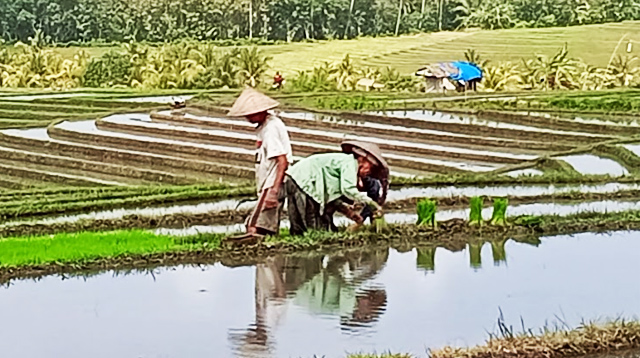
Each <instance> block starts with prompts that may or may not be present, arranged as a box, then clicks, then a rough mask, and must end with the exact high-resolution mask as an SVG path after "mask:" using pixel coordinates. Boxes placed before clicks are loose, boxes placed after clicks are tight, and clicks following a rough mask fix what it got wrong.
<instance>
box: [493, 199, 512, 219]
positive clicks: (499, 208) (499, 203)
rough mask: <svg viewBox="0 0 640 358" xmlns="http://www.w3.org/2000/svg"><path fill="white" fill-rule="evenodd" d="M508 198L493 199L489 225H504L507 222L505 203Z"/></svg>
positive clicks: (506, 203)
mask: <svg viewBox="0 0 640 358" xmlns="http://www.w3.org/2000/svg"><path fill="white" fill-rule="evenodd" d="M508 203H509V199H507V198H495V199H494V200H493V214H492V216H491V225H498V226H504V225H506V223H507V219H506V215H507V205H508Z"/></svg>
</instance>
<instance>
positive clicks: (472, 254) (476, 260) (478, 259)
mask: <svg viewBox="0 0 640 358" xmlns="http://www.w3.org/2000/svg"><path fill="white" fill-rule="evenodd" d="M482 246H484V241H476V242H470V243H469V245H468V249H469V266H470V267H471V268H473V269H479V268H481V267H482V255H481V252H482Z"/></svg>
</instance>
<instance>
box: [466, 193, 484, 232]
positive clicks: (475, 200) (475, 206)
mask: <svg viewBox="0 0 640 358" xmlns="http://www.w3.org/2000/svg"><path fill="white" fill-rule="evenodd" d="M482 204H483V199H482V198H481V197H479V196H474V197H472V198H471V200H470V206H471V211H470V212H469V225H478V226H482V221H483V220H482Z"/></svg>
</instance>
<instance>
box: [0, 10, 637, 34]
mask: <svg viewBox="0 0 640 358" xmlns="http://www.w3.org/2000/svg"><path fill="white" fill-rule="evenodd" d="M624 20H640V4H639V3H637V2H636V1H635V0H542V1H541V0H435V1H426V0H0V38H2V39H3V40H5V41H8V42H17V41H22V42H26V41H28V39H29V38H30V37H33V36H34V35H35V34H36V32H37V31H40V32H41V33H43V34H44V36H45V39H46V40H47V41H49V42H55V43H63V44H64V43H66V44H74V43H85V44H86V43H95V42H128V41H146V42H167V41H174V40H177V39H193V40H213V41H223V42H224V41H229V42H230V43H229V44H236V43H237V42H234V41H239V40H246V39H253V40H255V41H265V42H269V41H300V40H322V39H336V38H337V39H342V38H353V37H357V36H381V35H394V34H395V35H398V34H404V33H410V32H416V31H438V30H456V29H460V28H467V27H477V28H483V29H503V28H512V27H550V26H570V25H583V24H594V23H605V22H618V21H624Z"/></svg>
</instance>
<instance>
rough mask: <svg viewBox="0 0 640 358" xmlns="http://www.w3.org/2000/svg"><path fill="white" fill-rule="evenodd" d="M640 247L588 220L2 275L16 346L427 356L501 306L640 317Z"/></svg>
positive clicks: (457, 341)
mask: <svg viewBox="0 0 640 358" xmlns="http://www.w3.org/2000/svg"><path fill="white" fill-rule="evenodd" d="M638 252H640V232H617V233H613V234H609V235H596V234H591V233H586V234H580V235H576V236H573V237H569V236H561V237H553V238H542V239H541V241H539V242H538V241H535V240H534V241H531V243H528V244H527V243H519V242H515V241H512V240H503V241H499V242H494V243H485V244H484V245H480V244H474V245H470V246H467V248H466V249H465V250H463V251H459V252H451V251H448V250H446V249H443V248H437V249H434V248H427V247H422V248H414V249H411V250H410V251H406V252H399V251H397V250H395V249H391V250H386V249H377V250H358V251H355V250H354V251H344V252H336V253H331V254H324V255H323V254H318V253H313V254H312V253H309V254H305V255H302V254H298V255H291V256H278V257H272V258H270V259H267V260H266V261H265V262H262V263H260V264H259V265H257V266H242V267H233V266H234V265H233V264H232V263H228V264H227V266H225V265H222V264H220V263H217V264H211V265H206V266H202V267H177V268H159V269H155V270H153V272H152V273H151V272H147V273H129V274H123V273H114V272H106V273H100V274H96V275H93V276H91V277H67V278H65V279H61V278H60V277H46V278H43V279H41V280H40V281H38V282H34V281H29V280H25V281H17V282H14V283H12V284H11V285H10V286H7V287H3V288H0V315H1V316H2V319H3V324H2V325H0V337H1V338H0V340H1V341H2V342H7V343H8V342H10V343H11V344H5V345H3V356H7V357H12V358H36V357H38V358H39V357H42V356H64V357H66V358H76V357H77V358H80V357H82V358H84V357H94V358H102V357H105V358H107V357H109V358H111V357H145V358H146V357H167V358H169V357H194V358H195V357H313V356H314V355H317V356H327V357H341V356H344V355H345V352H362V351H364V352H373V351H377V352H383V351H388V350H391V351H395V352H409V353H413V354H415V355H416V356H418V357H425V356H426V354H425V350H426V348H429V347H432V348H436V347H441V346H443V345H458V346H467V345H475V344H479V343H482V342H483V341H484V340H485V339H486V338H487V332H496V331H497V324H496V323H497V319H498V317H499V316H500V315H502V316H503V317H504V320H505V323H506V324H507V325H512V326H513V327H514V328H515V330H516V331H518V330H520V328H519V327H521V326H522V323H521V322H524V325H525V327H526V328H528V329H529V328H530V329H533V330H534V331H537V330H538V329H541V328H543V327H549V328H552V327H555V326H558V327H565V326H569V327H575V326H577V325H578V324H579V323H580V322H581V321H583V320H601V319H607V318H617V317H620V316H623V317H633V316H637V315H638V314H640V301H638V299H637V298H638V297H639V296H640V285H638V284H637V283H636V282H630V281H629V272H637V271H639V270H640V260H638ZM501 312H502V313H501ZM33 342H38V344H33ZM116 343H117V344H116ZM609 358H613V357H609Z"/></svg>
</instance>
